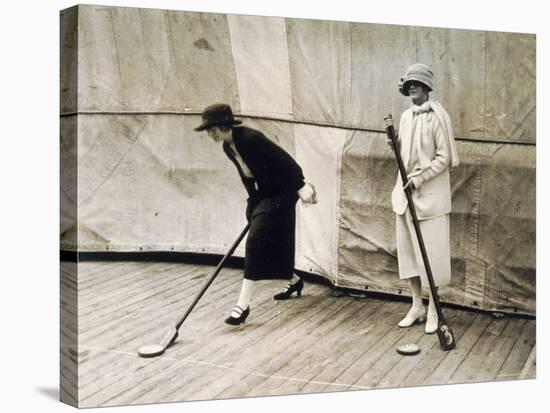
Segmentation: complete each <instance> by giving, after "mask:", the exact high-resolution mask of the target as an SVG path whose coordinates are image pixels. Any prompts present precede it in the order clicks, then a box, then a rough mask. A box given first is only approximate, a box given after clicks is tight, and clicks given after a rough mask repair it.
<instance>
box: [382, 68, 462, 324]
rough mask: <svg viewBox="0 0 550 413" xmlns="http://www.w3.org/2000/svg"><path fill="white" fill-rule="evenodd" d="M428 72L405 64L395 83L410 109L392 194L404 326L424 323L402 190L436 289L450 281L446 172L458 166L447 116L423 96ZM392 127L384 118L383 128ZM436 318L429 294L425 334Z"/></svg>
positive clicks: (419, 273)
mask: <svg viewBox="0 0 550 413" xmlns="http://www.w3.org/2000/svg"><path fill="white" fill-rule="evenodd" d="M432 89H433V73H432V71H431V70H430V68H429V67H428V66H426V65H424V64H421V63H416V64H413V65H411V66H410V67H409V68H408V69H407V72H406V73H405V75H404V76H403V77H402V78H401V82H400V83H399V90H400V92H401V93H402V94H403V95H405V96H410V97H411V98H412V105H411V107H410V108H409V109H407V110H406V111H405V112H403V114H402V115H401V119H400V122H399V143H400V144H399V147H400V152H401V156H402V158H403V163H404V165H405V170H406V172H407V177H408V181H407V182H406V183H405V184H403V183H402V181H401V177H400V176H399V175H398V177H397V182H396V184H395V187H394V189H393V192H392V208H393V211H394V212H395V214H396V243H397V257H398V266H399V278H401V279H408V280H409V285H410V288H411V295H412V306H411V308H410V310H409V311H408V313H407V315H406V316H405V317H404V318H403V319H402V320H401V321H400V322H399V327H410V326H412V325H413V324H415V323H417V322H423V321H424V320H425V319H426V310H425V309H424V304H423V302H422V286H423V285H424V286H427V285H428V281H427V278H426V271H425V268H424V262H423V260H422V255H421V253H420V248H419V246H418V240H417V238H416V233H415V230H414V226H413V222H412V216H411V213H410V211H409V209H408V208H407V198H406V196H405V191H404V188H406V187H410V188H411V189H412V197H413V202H414V206H415V208H416V213H417V215H418V219H419V223H420V229H421V232H422V236H423V239H424V243H425V246H426V250H427V253H428V258H429V262H430V266H431V268H432V273H433V276H434V281H435V284H436V286H441V285H446V284H449V283H450V281H451V257H450V227H449V214H450V212H451V185H450V176H449V169H450V167H451V166H457V165H458V163H459V160H458V155H457V151H456V144H455V140H454V135H453V131H452V127H451V121H450V118H449V115H448V114H447V112H446V111H445V109H444V108H443V107H442V106H441V104H440V103H439V102H437V101H435V100H431V99H430V98H429V93H430V92H431V91H432ZM391 124H392V121H391V119H387V120H385V126H386V127H388V126H389V125H391ZM437 323H438V317H437V312H436V310H435V306H434V303H433V299H432V297H431V294H430V300H429V304H428V312H427V320H426V326H425V332H426V333H428V334H431V333H434V332H435V331H436V330H437Z"/></svg>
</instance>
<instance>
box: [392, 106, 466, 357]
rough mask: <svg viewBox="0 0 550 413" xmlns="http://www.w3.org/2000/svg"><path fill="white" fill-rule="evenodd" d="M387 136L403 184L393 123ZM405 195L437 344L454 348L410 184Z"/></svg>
mask: <svg viewBox="0 0 550 413" xmlns="http://www.w3.org/2000/svg"><path fill="white" fill-rule="evenodd" d="M391 117H392V116H391V115H388V116H387V117H386V118H385V119H387V118H389V119H391ZM386 132H387V134H388V137H389V138H390V140H391V142H392V145H393V152H394V153H395V158H396V160H397V166H398V167H399V173H400V174H401V181H402V182H403V185H405V183H406V182H407V181H408V178H407V172H406V171H405V165H404V164H403V159H402V158H401V151H400V149H399V142H398V141H397V136H396V134H395V129H394V128H393V125H390V126H388V127H387V128H386ZM405 195H406V197H407V202H408V204H409V210H410V211H411V215H412V219H413V225H414V231H415V232H416V238H417V239H418V245H419V246H420V253H421V254H422V260H423V261H424V267H425V268H426V276H427V278H428V284H430V292H431V293H432V299H433V300H434V305H435V309H436V311H437V318H438V323H437V336H438V338H439V345H440V347H441V349H442V350H443V351H447V350H451V349H453V348H455V346H456V341H455V338H454V335H453V331H452V330H451V327H449V326H448V325H447V323H446V321H445V317H444V315H443V311H442V310H441V304H440V303H439V295H438V294H437V289H436V286H435V282H434V277H433V274H432V268H431V266H430V261H429V260H428V253H427V252H426V246H425V245H424V238H423V237H422V232H421V231H420V224H419V222H418V216H417V215H416V209H415V207H414V202H413V198H412V191H411V188H410V186H408V187H407V188H405Z"/></svg>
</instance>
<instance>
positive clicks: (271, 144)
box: [59, 3, 538, 408]
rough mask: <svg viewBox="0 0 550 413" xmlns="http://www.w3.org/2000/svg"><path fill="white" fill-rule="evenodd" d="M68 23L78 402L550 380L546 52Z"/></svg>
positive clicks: (352, 25) (406, 29) (459, 42)
mask: <svg viewBox="0 0 550 413" xmlns="http://www.w3.org/2000/svg"><path fill="white" fill-rule="evenodd" d="M184 6H185V4H184V3H182V7H184ZM59 23H60V84H59V87H60V89H59V97H60V113H59V122H60V142H59V143H60V207H61V210H60V257H61V261H60V389H59V391H60V398H61V400H62V401H63V402H64V403H67V404H70V405H72V406H76V407H85V408H90V407H105V406H126V405H141V404H154V403H167V402H183V401H199V400H224V399H233V398H250V397H258V396H287V395H297V394H302V395H304V394H319V393H332V392H348V391H366V390H374V389H397V388H410V387H423V386H431V385H448V384H469V385H474V384H475V383H485V382H500V381H522V380H534V379H536V378H537V373H536V350H537V343H536V330H537V322H536V321H537V318H536V317H537V311H536V310H537V305H536V303H537V300H536V299H537V296H536V295H537V294H536V287H537V283H536V253H537V245H536V235H537V234H536V169H537V164H536V143H537V142H536V141H537V139H536V138H537V128H536V84H537V78H536V53H537V47H538V45H537V36H536V34H535V33H520V32H506V31H491V30H471V29H456V28H446V27H435V26H434V27H428V26H411V25H401V24H382V23H369V22H352V21H338V20H323V19H309V18H296V17H285V16H279V17H273V16H261V15H248V14H230V13H214V12H198V11H185V10H165V9H155V8H139V7H120V6H107V5H105V6H104V5H75V6H73V7H69V8H66V9H63V10H61V11H60V12H59Z"/></svg>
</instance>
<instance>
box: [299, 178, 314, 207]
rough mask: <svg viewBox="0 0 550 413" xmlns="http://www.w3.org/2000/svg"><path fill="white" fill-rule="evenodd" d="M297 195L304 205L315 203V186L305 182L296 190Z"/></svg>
mask: <svg viewBox="0 0 550 413" xmlns="http://www.w3.org/2000/svg"><path fill="white" fill-rule="evenodd" d="M298 196H299V197H300V199H301V200H302V202H303V203H304V204H306V205H307V204H316V203H317V192H315V187H314V186H313V185H312V184H310V183H309V182H306V184H305V185H304V186H303V187H301V188H300V189H299V190H298Z"/></svg>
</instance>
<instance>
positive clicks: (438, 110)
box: [409, 100, 460, 167]
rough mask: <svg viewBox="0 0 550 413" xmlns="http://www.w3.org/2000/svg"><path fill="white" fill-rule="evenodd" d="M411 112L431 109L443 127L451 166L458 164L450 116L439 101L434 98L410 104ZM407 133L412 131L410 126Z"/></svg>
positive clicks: (422, 111) (416, 112)
mask: <svg viewBox="0 0 550 413" xmlns="http://www.w3.org/2000/svg"><path fill="white" fill-rule="evenodd" d="M411 109H412V112H413V113H415V114H419V113H424V112H429V111H432V112H433V113H434V115H435V117H436V118H437V120H438V121H439V123H440V124H441V127H442V128H443V132H444V133H445V138H446V139H447V144H448V146H449V154H450V157H451V166H453V167H454V166H458V164H459V163H460V160H459V158H458V152H457V150H456V142H455V136H454V133H453V128H452V126H451V118H450V117H449V114H448V113H447V111H446V110H445V109H444V108H443V106H441V103H439V102H438V101H436V100H427V101H426V102H424V103H423V104H422V105H420V106H417V105H412V107H411ZM409 133H412V128H411V130H410V131H409Z"/></svg>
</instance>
